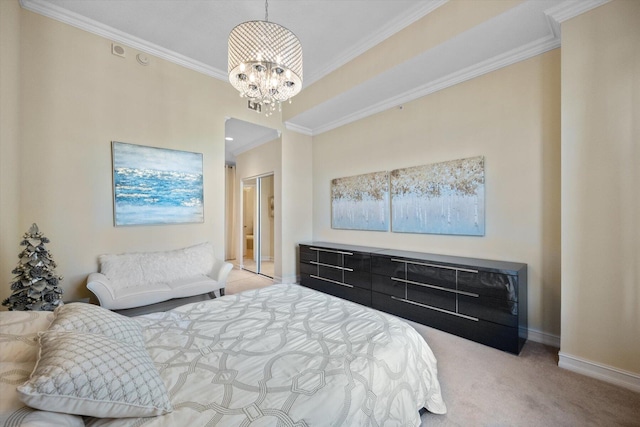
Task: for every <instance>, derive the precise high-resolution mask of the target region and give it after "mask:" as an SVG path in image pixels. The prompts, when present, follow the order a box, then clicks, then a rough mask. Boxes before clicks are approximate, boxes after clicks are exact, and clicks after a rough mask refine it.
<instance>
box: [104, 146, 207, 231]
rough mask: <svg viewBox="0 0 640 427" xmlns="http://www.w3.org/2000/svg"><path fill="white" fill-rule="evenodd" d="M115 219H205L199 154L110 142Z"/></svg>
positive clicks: (167, 221) (140, 221) (169, 221)
mask: <svg viewBox="0 0 640 427" xmlns="http://www.w3.org/2000/svg"><path fill="white" fill-rule="evenodd" d="M112 154H113V193H114V217H115V219H114V222H115V225H116V226H120V225H146V224H177V223H188V222H203V221H204V207H203V206H204V204H203V177H202V154H201V153H190V152H187V151H178V150H169V149H164V148H154V147H145V146H141V145H134V144H126V143H123V142H115V141H114V142H113V143H112Z"/></svg>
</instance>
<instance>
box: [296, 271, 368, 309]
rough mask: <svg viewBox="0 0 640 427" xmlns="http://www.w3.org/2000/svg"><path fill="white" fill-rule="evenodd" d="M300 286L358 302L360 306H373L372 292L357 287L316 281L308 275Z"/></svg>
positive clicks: (302, 278)
mask: <svg viewBox="0 0 640 427" xmlns="http://www.w3.org/2000/svg"><path fill="white" fill-rule="evenodd" d="M300 284H301V285H302V286H306V287H307V288H311V289H315V290H316V291H320V292H324V293H326V294H329V295H333V296H336V297H338V298H342V299H346V300H349V301H353V302H356V303H358V304H362V305H366V306H369V307H370V306H371V290H367V289H362V288H359V287H357V286H351V285H345V284H338V283H333V282H329V281H326V280H322V279H316V278H313V277H310V276H307V275H302V276H301V277H300Z"/></svg>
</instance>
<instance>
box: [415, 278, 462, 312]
mask: <svg viewBox="0 0 640 427" xmlns="http://www.w3.org/2000/svg"><path fill="white" fill-rule="evenodd" d="M406 299H408V300H409V301H414V302H419V303H421V304H425V305H428V306H430V307H436V308H440V309H443V310H447V311H450V312H452V313H455V312H456V294H455V293H453V292H450V291H444V290H439V289H433V288H429V287H425V286H418V285H412V284H407V298H406Z"/></svg>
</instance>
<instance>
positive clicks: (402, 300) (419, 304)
mask: <svg viewBox="0 0 640 427" xmlns="http://www.w3.org/2000/svg"><path fill="white" fill-rule="evenodd" d="M391 299H394V300H396V301H401V302H405V303H407V304H413V305H417V306H419V307H424V308H428V309H431V310H435V311H440V312H442V313H446V314H451V315H453V316H458V317H462V318H463V319H468V320H473V321H474V322H477V321H478V318H477V317H471V316H467V315H465V314H460V313H456V312H454V311H450V310H445V309H443V308H438V307H432V306H430V305H427V304H422V303H419V302H415V301H411V300H408V299H404V298H398V297H394V296H392V297H391Z"/></svg>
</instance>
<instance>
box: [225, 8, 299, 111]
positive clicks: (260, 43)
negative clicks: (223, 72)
mask: <svg viewBox="0 0 640 427" xmlns="http://www.w3.org/2000/svg"><path fill="white" fill-rule="evenodd" d="M267 18H268V14H266V17H265V20H264V21H248V22H243V23H242V24H240V25H238V26H236V27H235V28H234V29H233V30H231V33H230V34H229V63H228V71H229V82H231V84H232V85H233V87H235V88H236V89H237V90H238V91H239V92H240V96H242V97H246V98H249V99H250V100H251V101H253V102H254V103H256V104H259V105H260V106H261V108H260V109H261V110H262V111H264V112H266V113H267V115H271V114H272V113H273V112H274V111H275V109H276V108H278V109H280V104H281V103H282V102H284V101H287V100H289V102H291V98H292V97H293V96H295V95H297V94H298V93H299V92H300V90H301V89H302V46H301V45H300V41H299V40H298V38H297V37H296V36H295V34H293V33H292V32H291V31H289V30H288V29H286V28H284V27H283V26H281V25H278V24H274V23H273V22H269V21H268V20H267Z"/></svg>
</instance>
